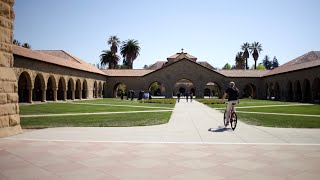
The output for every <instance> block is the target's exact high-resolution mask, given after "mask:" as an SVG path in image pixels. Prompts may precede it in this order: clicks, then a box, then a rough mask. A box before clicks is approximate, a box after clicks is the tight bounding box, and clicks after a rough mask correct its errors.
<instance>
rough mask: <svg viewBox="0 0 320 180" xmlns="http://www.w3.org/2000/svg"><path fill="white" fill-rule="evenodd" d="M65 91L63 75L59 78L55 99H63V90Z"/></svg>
mask: <svg viewBox="0 0 320 180" xmlns="http://www.w3.org/2000/svg"><path fill="white" fill-rule="evenodd" d="M65 91H66V81H65V79H64V78H63V77H61V78H60V79H59V84H58V92H57V99H58V100H65V97H64V92H65Z"/></svg>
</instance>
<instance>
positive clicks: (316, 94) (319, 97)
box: [312, 78, 320, 103]
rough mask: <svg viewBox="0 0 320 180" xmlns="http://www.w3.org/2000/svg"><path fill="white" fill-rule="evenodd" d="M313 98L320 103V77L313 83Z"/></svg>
mask: <svg viewBox="0 0 320 180" xmlns="http://www.w3.org/2000/svg"><path fill="white" fill-rule="evenodd" d="M312 99H313V100H314V101H315V102H318V103H320V79H319V78H315V79H314V80H313V83H312Z"/></svg>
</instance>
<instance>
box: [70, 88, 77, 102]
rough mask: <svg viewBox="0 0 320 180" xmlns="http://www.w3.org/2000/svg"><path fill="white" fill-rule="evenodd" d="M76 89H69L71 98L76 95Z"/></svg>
mask: <svg viewBox="0 0 320 180" xmlns="http://www.w3.org/2000/svg"><path fill="white" fill-rule="evenodd" d="M75 92H76V91H75V90H71V94H72V95H71V99H72V100H74V99H75V96H76V93H75Z"/></svg>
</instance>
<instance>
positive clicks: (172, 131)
mask: <svg viewBox="0 0 320 180" xmlns="http://www.w3.org/2000/svg"><path fill="white" fill-rule="evenodd" d="M222 116H223V114H222V113H220V112H219V111H216V110H213V109H211V108H208V107H207V106H205V105H203V104H201V103H198V102H196V101H193V102H192V103H190V102H188V103H187V102H185V100H182V101H181V102H180V103H177V104H176V107H175V108H174V111H173V114H172V116H171V119H170V121H169V123H168V124H164V125H158V126H150V127H127V128H50V129H42V130H35V131H28V132H25V133H23V134H19V135H16V136H11V137H7V138H2V139H0V179H196V178H198V179H258V178H259V179H302V178H303V179H318V178H319V176H320V172H319V171H318V169H319V168H318V167H319V166H320V145H319V144H320V130H319V129H289V128H267V127H257V126H251V125H246V124H244V123H241V122H239V123H238V127H237V129H236V130H235V131H232V130H231V129H229V128H222Z"/></svg>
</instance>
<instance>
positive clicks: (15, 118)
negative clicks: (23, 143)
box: [9, 114, 20, 126]
mask: <svg viewBox="0 0 320 180" xmlns="http://www.w3.org/2000/svg"><path fill="white" fill-rule="evenodd" d="M19 124H20V116H19V115H18V114H16V115H10V116H9V125H10V126H16V125H19Z"/></svg>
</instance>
